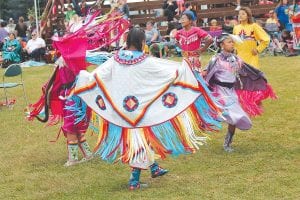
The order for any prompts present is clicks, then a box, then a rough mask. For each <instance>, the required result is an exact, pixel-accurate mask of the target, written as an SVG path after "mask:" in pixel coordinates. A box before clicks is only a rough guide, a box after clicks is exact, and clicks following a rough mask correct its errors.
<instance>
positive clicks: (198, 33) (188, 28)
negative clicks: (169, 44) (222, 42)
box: [175, 11, 213, 72]
mask: <svg viewBox="0 0 300 200" xmlns="http://www.w3.org/2000/svg"><path fill="white" fill-rule="evenodd" d="M192 14H193V12H192V11H185V12H183V14H182V16H181V19H180V21H181V24H182V27H183V29H181V30H179V31H177V33H176V35H175V39H176V40H177V43H178V46H180V48H181V49H182V55H183V57H184V58H187V59H188V60H189V61H190V62H191V65H192V69H193V70H196V71H199V72H200V71H201V62H200V55H201V54H202V53H203V52H205V51H206V49H207V48H208V47H209V45H210V44H211V43H212V42H213V40H212V37H211V36H210V35H209V34H208V33H207V32H206V31H204V30H202V29H201V28H199V27H194V26H192V24H193V16H192ZM202 41H204V46H203V47H201V42H202Z"/></svg>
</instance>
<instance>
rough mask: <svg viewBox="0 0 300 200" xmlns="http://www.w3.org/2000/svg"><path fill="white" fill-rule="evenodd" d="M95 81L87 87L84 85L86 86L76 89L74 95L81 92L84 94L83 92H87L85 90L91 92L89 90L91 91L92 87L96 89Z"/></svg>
mask: <svg viewBox="0 0 300 200" xmlns="http://www.w3.org/2000/svg"><path fill="white" fill-rule="evenodd" d="M96 85H97V84H96V81H94V82H92V83H91V84H89V85H86V86H83V87H80V88H78V89H76V90H74V94H76V95H77V94H79V93H82V92H85V91H87V90H91V89H93V88H94V87H96Z"/></svg>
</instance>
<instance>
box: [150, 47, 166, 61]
mask: <svg viewBox="0 0 300 200" xmlns="http://www.w3.org/2000/svg"><path fill="white" fill-rule="evenodd" d="M149 54H150V55H152V56H154V57H157V58H162V57H163V56H165V52H164V44H163V43H154V44H151V45H150V48H149Z"/></svg>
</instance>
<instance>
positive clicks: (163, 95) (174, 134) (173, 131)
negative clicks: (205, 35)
mask: <svg viewBox="0 0 300 200" xmlns="http://www.w3.org/2000/svg"><path fill="white" fill-rule="evenodd" d="M144 44H145V33H144V31H143V30H142V29H139V28H132V29H131V30H130V31H129V33H128V36H127V46H128V49H127V50H120V51H118V52H117V53H116V55H115V56H114V57H113V58H111V59H109V60H108V61H106V62H105V63H104V64H102V65H101V66H100V67H98V68H97V69H95V70H94V71H93V72H91V73H88V72H87V71H81V72H80V74H79V75H78V79H77V82H76V86H75V89H74V91H73V94H74V95H78V96H79V97H80V98H82V99H83V101H85V102H86V103H87V105H88V106H89V107H90V108H91V109H92V110H93V111H94V112H93V113H94V114H95V115H93V117H92V121H93V124H94V127H93V129H94V130H95V131H96V132H98V133H99V138H98V142H97V146H96V148H95V154H94V155H97V156H100V157H101V158H102V159H103V160H106V161H110V162H115V161H122V162H123V163H127V164H129V165H130V166H131V167H132V172H131V177H130V180H129V188H130V189H132V190H134V189H138V188H140V187H141V183H140V173H141V170H142V169H147V168H148V167H150V169H151V176H152V177H157V176H161V175H163V174H165V173H166V172H167V171H166V170H164V169H161V168H160V167H159V166H158V164H157V163H156V162H155V159H156V158H162V159H163V158H166V156H167V155H173V156H178V155H180V154H188V153H194V152H195V151H196V150H198V149H199V145H202V144H203V143H204V141H205V137H199V136H197V135H196V134H199V133H201V132H202V131H206V130H209V131H213V130H216V129H219V122H218V121H216V120H215V117H216V116H217V115H218V113H219V110H218V108H217V107H216V106H215V104H214V102H213V100H212V98H211V96H210V94H209V93H208V92H209V90H208V88H206V86H205V84H203V83H204V80H202V78H201V77H200V76H199V75H198V77H197V78H198V80H197V79H196V77H195V76H194V74H193V72H192V70H191V68H190V66H189V65H188V63H189V62H188V61H186V60H184V61H183V63H182V64H180V63H178V62H174V61H169V60H163V59H159V58H154V57H151V56H147V55H145V54H144V53H143V52H142V49H143V47H144ZM142 186H143V185H142Z"/></svg>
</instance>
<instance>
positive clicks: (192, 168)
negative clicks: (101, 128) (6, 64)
mask: <svg viewBox="0 0 300 200" xmlns="http://www.w3.org/2000/svg"><path fill="white" fill-rule="evenodd" d="M208 59H209V56H204V59H203V60H204V63H207V61H208ZM261 66H263V67H262V68H261V69H262V70H263V71H264V72H265V74H266V75H267V77H268V80H269V82H270V83H271V85H272V86H273V88H274V90H275V91H276V93H277V95H278V97H279V99H278V100H276V101H269V100H268V101H265V102H264V107H265V113H264V115H263V116H261V117H258V118H255V119H253V128H252V129H251V130H249V131H244V132H242V131H237V134H236V137H235V140H234V144H233V145H234V147H235V152H234V153H231V154H228V153H225V152H224V151H223V150H222V142H223V137H224V132H225V129H224V130H223V131H221V132H220V133H215V134H213V135H212V137H211V138H212V140H211V141H209V144H208V145H207V146H204V147H203V148H202V149H201V151H200V152H197V153H196V154H193V155H188V156H180V157H179V158H177V159H172V158H168V159H166V160H164V161H159V162H160V164H161V165H162V166H163V167H164V168H167V169H169V171H170V172H169V174H167V175H166V176H164V177H161V178H157V179H151V178H150V173H149V171H143V173H142V177H141V180H142V181H143V182H147V183H148V184H149V188H146V189H143V190H140V191H133V192H132V191H129V190H128V189H127V181H128V178H129V168H128V166H126V165H123V164H120V163H118V164H114V165H111V164H108V163H105V162H103V161H101V160H99V159H94V160H92V161H91V162H89V163H84V164H82V165H78V166H73V167H70V168H65V167H63V164H64V163H65V161H66V156H67V154H66V145H65V143H66V141H65V139H64V138H63V137H60V138H59V140H58V141H57V142H56V143H50V142H49V141H50V140H53V139H55V137H56V134H57V132H58V129H59V127H44V124H41V123H39V122H37V121H34V122H27V121H26V120H25V119H24V112H23V110H24V107H25V105H24V101H23V99H22V95H21V94H22V93H21V88H19V89H14V90H11V92H10V95H11V96H13V97H16V98H17V103H16V105H15V106H14V108H13V109H8V108H6V107H1V108H0V121H1V123H0V124H1V126H0V133H1V145H0V152H1V154H0V199H113V200H114V199H128V200H129V199H134V200H137V199H168V200H175V199H176V200H177V199H178V200H179V199H184V200H194V199H251V200H252V199H255V200H256V199H280V200H282V199H292V200H294V199H300V123H299V122H300V106H299V104H300V73H299V70H300V57H289V58H287V57H263V58H262V59H261ZM52 70H53V69H52V68H51V67H36V68H26V69H25V70H24V79H25V83H26V90H27V94H28V97H29V100H30V102H34V101H36V100H37V99H38V97H39V95H40V92H41V89H40V88H41V85H42V83H44V82H45V81H46V80H47V78H48V77H49V76H50V74H51V72H52ZM2 74H3V70H1V71H0V75H1V76H2ZM0 92H1V93H0V98H1V100H2V99H3V94H2V91H0ZM15 94H16V95H15ZM224 127H226V125H224ZM87 138H88V141H89V142H90V144H91V146H93V145H94V144H95V140H96V136H91V135H89V134H88V135H87Z"/></svg>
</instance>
